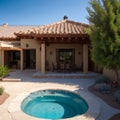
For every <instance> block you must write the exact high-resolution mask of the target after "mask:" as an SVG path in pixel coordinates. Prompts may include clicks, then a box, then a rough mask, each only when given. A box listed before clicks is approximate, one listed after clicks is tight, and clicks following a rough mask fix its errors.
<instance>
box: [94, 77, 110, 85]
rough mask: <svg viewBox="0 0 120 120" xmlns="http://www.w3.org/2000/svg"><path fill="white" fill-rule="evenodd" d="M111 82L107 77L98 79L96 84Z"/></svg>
mask: <svg viewBox="0 0 120 120" xmlns="http://www.w3.org/2000/svg"><path fill="white" fill-rule="evenodd" d="M109 82H110V80H109V78H108V77H106V76H99V77H98V78H96V81H95V83H96V84H97V83H106V84H108V83H109Z"/></svg>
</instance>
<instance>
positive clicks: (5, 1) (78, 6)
mask: <svg viewBox="0 0 120 120" xmlns="http://www.w3.org/2000/svg"><path fill="white" fill-rule="evenodd" d="M88 1H89V0H0V25H1V24H4V23H8V24H9V25H46V24H51V23H54V22H57V21H61V20H63V16H64V15H66V16H67V17H68V19H69V20H72V21H76V22H81V23H86V24H88V20H87V16H88V13H87V10H86V7H87V6H89V3H88Z"/></svg>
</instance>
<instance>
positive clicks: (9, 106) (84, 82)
mask: <svg viewBox="0 0 120 120" xmlns="http://www.w3.org/2000/svg"><path fill="white" fill-rule="evenodd" d="M35 73H36V72H35V71H16V72H14V75H13V77H14V76H15V77H16V78H18V79H21V82H1V83H0V85H2V86H4V88H5V91H6V92H7V93H9V94H10V97H9V98H8V99H7V100H6V101H5V103H4V104H2V105H1V106H0V120H40V119H35V118H33V117H30V116H28V115H26V114H24V113H23V112H22V111H21V110H20V103H21V101H22V100H23V99H24V97H25V96H27V95H28V94H29V93H30V92H33V91H37V90H41V89H48V88H52V89H65V90H70V91H73V92H77V93H79V94H80V95H81V96H82V97H84V98H85V100H86V101H87V102H89V104H90V109H89V110H88V112H87V113H86V114H84V116H80V117H83V118H79V116H78V118H77V117H76V118H74V119H69V120H108V119H109V118H110V117H111V116H113V115H114V114H116V113H118V112H120V110H117V109H114V108H112V107H110V106H109V105H107V104H106V103H105V102H103V100H101V99H100V98H98V97H96V96H95V95H93V94H92V93H90V92H89V91H88V89H87V88H88V87H89V86H90V85H92V84H93V83H94V78H87V77H86V78H54V79H53V78H33V77H32V76H33V75H34V74H35ZM86 76H87V74H86ZM95 106H96V107H95ZM99 113H100V114H99ZM25 116H27V117H26V118H25ZM42 120H44V119H42Z"/></svg>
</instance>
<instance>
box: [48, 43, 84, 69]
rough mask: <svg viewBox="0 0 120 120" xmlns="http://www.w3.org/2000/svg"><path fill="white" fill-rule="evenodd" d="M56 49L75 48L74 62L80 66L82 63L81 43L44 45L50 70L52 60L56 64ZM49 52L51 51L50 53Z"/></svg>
mask: <svg viewBox="0 0 120 120" xmlns="http://www.w3.org/2000/svg"><path fill="white" fill-rule="evenodd" d="M56 49H75V64H76V66H77V67H81V64H82V63H83V49H82V45H78V44H49V45H48V46H46V60H47V61H48V62H49V66H50V70H52V62H53V63H54V64H56ZM50 52H52V55H50ZM79 53H80V54H79Z"/></svg>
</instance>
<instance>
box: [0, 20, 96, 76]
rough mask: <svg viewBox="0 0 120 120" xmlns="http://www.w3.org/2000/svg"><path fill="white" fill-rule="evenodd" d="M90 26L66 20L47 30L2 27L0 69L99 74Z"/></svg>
mask: <svg viewBox="0 0 120 120" xmlns="http://www.w3.org/2000/svg"><path fill="white" fill-rule="evenodd" d="M88 27H89V25H87V24H83V23H79V22H75V21H71V20H68V19H63V20H61V21H58V22H55V23H53V24H48V25H44V26H9V25H8V24H3V25H1V26H0V65H7V66H8V67H9V68H14V69H20V70H24V69H35V70H40V71H41V72H42V73H43V74H44V73H45V71H54V70H57V71H67V70H71V71H76V70H77V71H83V72H84V73H87V72H88V71H96V70H97V69H96V66H95V65H94V63H93V62H92V61H91V58H90V48H91V44H90V39H89V36H88V34H87V32H86V30H87V28H88Z"/></svg>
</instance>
